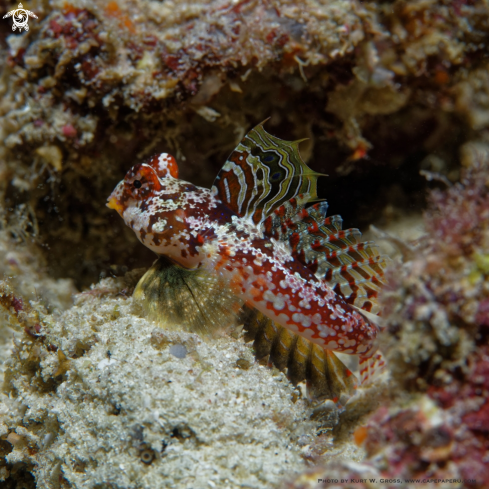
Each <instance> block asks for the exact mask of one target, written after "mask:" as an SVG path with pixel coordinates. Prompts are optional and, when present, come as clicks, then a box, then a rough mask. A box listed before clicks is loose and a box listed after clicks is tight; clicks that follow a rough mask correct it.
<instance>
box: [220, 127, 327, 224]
mask: <svg viewBox="0 0 489 489" xmlns="http://www.w3.org/2000/svg"><path fill="white" fill-rule="evenodd" d="M299 143H300V141H284V140H282V139H279V138H276V137H274V136H272V135H270V134H268V133H267V132H266V131H265V129H264V128H263V125H262V124H259V125H258V126H256V127H255V128H254V129H252V130H251V131H250V132H249V133H248V134H247V135H246V136H245V137H244V138H243V140H242V141H241V142H240V143H239V144H238V146H237V147H236V149H235V150H234V151H233V152H232V153H231V155H230V156H229V158H228V159H227V160H226V163H225V164H224V166H223V167H222V168H221V171H220V172H219V173H218V175H217V177H216V179H215V180H214V184H213V186H212V191H213V192H214V194H215V195H217V196H218V197H219V199H221V201H222V202H224V203H225V204H226V205H227V206H228V207H229V208H230V209H231V210H232V211H234V212H235V213H236V215H238V216H240V217H247V218H249V219H251V220H252V221H253V222H254V223H255V224H258V223H260V222H262V221H263V220H264V219H265V218H266V217H267V216H269V215H270V214H271V213H272V212H273V210H274V209H276V208H277V207H280V206H281V205H282V204H284V203H285V202H287V201H289V200H290V199H292V198H294V197H296V196H297V195H298V194H303V195H305V196H307V201H308V202H310V201H314V200H317V189H316V184H317V179H318V177H319V176H320V175H321V174H319V173H316V172H314V171H313V170H311V169H310V168H309V167H308V166H307V165H306V164H305V163H304V162H303V161H302V158H301V156H300V153H299Z"/></svg>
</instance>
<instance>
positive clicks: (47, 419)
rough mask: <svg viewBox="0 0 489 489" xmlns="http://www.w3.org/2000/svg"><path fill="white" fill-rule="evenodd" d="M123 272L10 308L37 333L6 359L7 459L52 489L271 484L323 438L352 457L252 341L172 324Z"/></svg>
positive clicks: (329, 448)
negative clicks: (70, 302)
mask: <svg viewBox="0 0 489 489" xmlns="http://www.w3.org/2000/svg"><path fill="white" fill-rule="evenodd" d="M121 282H122V281H116V280H114V279H105V280H104V281H103V282H102V283H101V284H99V286H98V287H96V288H93V289H91V290H90V291H87V292H85V293H83V294H80V295H79V296H78V299H77V303H76V305H75V306H73V307H72V308H70V309H69V310H68V311H67V312H65V313H63V314H61V315H57V316H52V315H49V314H45V312H44V313H43V308H42V306H40V305H39V304H34V303H33V306H34V307H32V308H31V307H30V306H28V305H27V304H24V306H23V309H22V310H19V311H18V312H17V311H15V310H13V309H11V322H12V324H14V323H17V322H20V323H21V324H23V325H24V328H25V331H26V333H27V331H29V334H25V335H24V336H22V337H20V338H18V339H17V341H16V342H15V346H14V353H13V354H12V356H11V358H10V359H9V360H7V362H6V374H5V385H4V392H5V394H7V395H8V396H9V397H8V398H6V397H5V396H4V398H3V401H4V402H3V403H2V404H0V413H1V414H3V416H2V418H1V421H2V424H0V429H1V432H2V434H3V435H7V433H8V437H7V440H8V442H9V443H10V444H11V445H12V446H13V450H12V451H11V452H10V453H9V454H8V455H7V459H6V461H7V462H8V463H9V467H10V470H12V467H17V468H19V467H24V468H26V467H27V468H28V470H30V471H31V472H32V473H33V474H34V476H35V479H36V483H37V487H43V488H56V487H73V488H82V487H83V488H99V487H124V488H128V489H129V488H136V487H137V488H152V489H156V488H160V487H161V488H163V487H192V488H195V487H209V486H212V487H213V486H214V485H215V486H216V487H243V486H245V487H270V486H271V485H275V484H277V483H278V482H279V481H280V480H281V479H282V478H283V477H284V476H285V475H287V474H289V473H291V472H292V473H293V472H297V471H302V470H303V469H304V467H305V464H306V460H308V459H309V458H311V456H312V454H311V452H313V451H314V450H316V451H318V454H317V456H319V455H320V454H322V455H323V456H324V453H325V452H326V457H333V456H338V455H339V456H340V457H341V456H342V455H341V452H342V451H344V450H345V447H343V449H338V447H334V446H333V445H332V443H331V437H330V436H329V437H328V436H325V435H323V436H322V443H323V445H322V446H321V447H319V448H318V447H317V446H316V447H313V448H309V447H310V445H311V443H312V440H314V438H315V434H316V429H317V426H316V425H317V421H316V422H314V421H311V420H310V418H311V414H312V411H311V408H310V406H309V404H308V403H307V402H306V401H304V400H302V399H301V398H300V394H298V392H297V391H296V390H294V388H293V387H292V385H291V384H290V383H289V382H288V381H287V379H286V378H285V376H284V375H283V374H281V373H278V372H275V373H274V372H273V371H272V370H271V369H268V368H266V367H263V366H259V365H258V364H255V363H254V358H253V353H252V351H251V350H250V348H249V347H248V346H246V345H245V344H244V343H243V342H242V341H238V340H236V339H235V338H231V337H229V336H227V335H224V336H222V337H221V338H217V339H209V340H208V341H207V342H206V341H204V340H202V339H201V338H199V337H198V336H197V335H195V334H189V333H178V332H169V331H164V330H162V329H161V328H159V327H157V326H156V325H155V324H154V323H151V322H148V321H147V320H145V319H143V318H141V317H140V315H139V310H138V308H137V307H136V306H135V305H134V304H133V301H132V299H131V298H127V297H124V295H123V292H122V291H123V290H124V288H123V287H124V283H123V282H122V287H121ZM3 292H4V294H3V297H4V298H5V297H6V295H5V290H4V291H3ZM32 318H36V319H37V320H38V322H36V323H35V325H36V327H35V328H34V329H33V330H32V331H30V330H29V329H28V326H25V325H27V324H29V322H34V321H32ZM243 366H244V368H243ZM316 445H317V443H316ZM346 450H347V453H348V456H349V457H353V458H355V459H356V458H359V457H361V456H362V450H360V449H357V450H356V453H355V450H354V448H353V447H346ZM2 470H3V471H4V472H3V474H2V475H3V477H4V480H5V479H6V476H8V475H9V474H8V471H7V472H5V471H6V469H5V468H4V469H2Z"/></svg>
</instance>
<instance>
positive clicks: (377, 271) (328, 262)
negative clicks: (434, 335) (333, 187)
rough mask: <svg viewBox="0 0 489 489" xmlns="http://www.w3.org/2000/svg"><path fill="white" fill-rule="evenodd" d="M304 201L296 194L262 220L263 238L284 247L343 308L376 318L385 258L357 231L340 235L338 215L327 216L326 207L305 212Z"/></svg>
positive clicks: (378, 310) (344, 232)
mask: <svg viewBox="0 0 489 489" xmlns="http://www.w3.org/2000/svg"><path fill="white" fill-rule="evenodd" d="M305 202H306V201H305V200H304V199H303V197H302V196H301V195H298V196H297V198H294V199H291V200H290V201H289V202H286V203H285V204H283V205H282V206H280V207H279V208H277V209H275V210H274V211H273V213H272V214H271V215H270V216H268V217H267V218H266V219H265V220H264V221H263V224H262V230H263V232H264V234H266V235H267V236H269V237H272V238H275V239H278V240H280V241H285V242H287V243H288V244H289V245H290V248H291V251H292V256H293V257H294V258H295V259H296V260H298V261H300V262H301V263H302V264H303V265H305V266H306V267H307V268H309V270H311V271H312V272H313V273H314V274H315V275H316V277H318V278H320V279H324V280H325V281H326V282H327V284H328V285H329V286H330V287H331V288H332V289H333V290H334V291H335V292H336V293H337V294H338V295H340V296H342V297H343V298H344V299H345V301H346V302H347V303H349V304H351V305H354V306H356V307H358V308H360V309H363V310H365V311H367V312H371V313H373V314H378V313H379V312H380V307H379V305H378V303H377V296H378V294H379V291H380V287H381V284H382V283H383V277H384V268H385V264H386V258H385V257H384V256H382V255H380V253H379V251H378V249H377V247H376V245H375V244H374V243H372V242H369V241H364V242H362V241H360V238H361V236H362V235H361V233H360V231H359V230H358V229H346V230H342V229H341V225H342V219H341V217H340V216H330V217H326V211H327V209H328V206H327V204H326V202H319V203H316V204H314V205H312V206H311V207H309V208H305Z"/></svg>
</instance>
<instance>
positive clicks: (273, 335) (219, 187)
mask: <svg viewBox="0 0 489 489" xmlns="http://www.w3.org/2000/svg"><path fill="white" fill-rule="evenodd" d="M317 177H318V174H316V173H314V172H313V171H312V170H310V169H309V168H308V167H307V166H306V165H305V163H304V162H303V161H302V159H301V157H300V154H299V151H298V142H287V141H282V140H280V139H278V138H275V137H273V136H271V135H269V134H268V133H267V132H266V131H265V130H264V129H263V127H262V125H259V126H257V127H256V128H255V129H253V130H252V131H250V132H249V133H248V134H247V135H246V136H245V137H244V139H243V140H242V141H241V143H240V144H239V145H238V146H237V148H236V149H235V150H234V151H233V152H232V153H231V155H230V156H229V158H228V160H227V161H226V163H225V165H224V167H223V168H222V170H221V171H220V172H219V174H218V176H217V177H216V180H215V182H214V185H213V187H212V189H211V190H207V189H203V188H200V187H197V186H195V185H192V184H190V183H187V182H185V181H182V180H179V179H178V168H177V165H176V161H175V159H174V158H173V157H172V156H170V155H168V154H167V153H162V154H160V155H159V156H154V157H152V158H151V159H150V160H149V161H148V162H147V163H139V164H137V165H135V166H134V167H133V168H132V169H131V170H129V172H128V173H127V175H126V177H125V179H124V180H123V181H121V182H120V183H119V184H118V185H117V187H116V188H115V190H114V191H113V193H112V194H111V196H110V197H109V203H108V206H109V207H110V208H112V209H115V210H117V212H118V213H119V214H120V215H121V216H122V217H123V219H124V221H125V222H126V224H127V225H128V226H129V227H131V228H132V229H133V230H134V231H135V233H136V235H137V236H138V238H139V239H140V241H141V242H142V243H143V244H145V245H146V246H147V247H148V248H150V249H151V250H153V251H155V252H156V253H157V254H158V255H160V256H163V257H165V259H164V260H165V261H164V263H163V264H162V262H161V261H157V262H156V264H155V265H154V266H153V268H152V269H151V270H150V271H149V272H148V274H147V275H146V276H145V277H143V279H142V281H141V283H140V285H139V286H138V287H137V289H136V297H139V298H143V300H145V302H146V304H147V308H149V309H150V310H151V311H152V312H155V311H159V312H160V313H161V314H162V315H163V321H166V319H165V318H164V316H165V309H167V308H168V309H169V310H170V311H172V312H173V311H174V310H176V309H177V310H178V309H179V310H188V309H192V308H193V309H195V310H196V311H195V313H191V316H194V315H195V316H197V317H201V319H200V321H199V324H198V329H200V330H202V329H212V328H213V327H214V325H215V324H216V322H215V320H213V316H215V315H216V314H217V315H218V316H219V315H221V316H223V315H224V314H223V313H222V312H221V311H226V312H227V313H228V314H229V313H232V311H238V310H239V308H240V307H241V305H242V304H243V303H245V304H246V305H247V306H248V307H251V308H252V309H256V310H257V311H259V314H261V315H262V317H263V318H265V321H266V318H268V319H269V320H270V322H273V323H276V326H275V325H273V324H270V325H269V333H268V336H267V334H266V333H265V334H263V333H261V334H260V333H259V330H260V329H263V328H260V327H257V328H256V327H253V328H252V329H255V330H257V332H256V334H258V335H259V337H261V338H267V339H266V341H265V342H268V343H269V344H270V349H269V353H270V352H272V351H273V355H272V362H273V363H275V364H276V365H277V366H279V367H281V369H284V368H285V367H289V370H290V371H291V376H292V377H293V378H294V379H295V380H296V383H297V381H301V380H303V379H304V378H308V379H314V378H315V376H316V377H317V376H318V375H319V377H320V378H321V379H322V380H325V379H329V381H326V382H325V383H326V384H329V385H328V387H326V386H323V387H322V388H319V393H321V394H323V395H326V396H328V397H331V398H332V399H333V400H334V401H338V398H339V395H340V394H341V390H344V391H346V392H347V393H349V394H350V393H351V392H352V390H353V388H354V387H355V383H354V380H353V374H352V372H351V371H350V370H349V369H347V368H346V367H345V366H344V365H343V364H342V363H341V362H340V361H339V360H338V359H337V358H336V357H335V355H334V353H333V351H337V352H342V353H346V354H355V355H358V356H359V360H360V377H361V381H362V383H366V382H368V381H371V380H372V377H373V376H374V375H375V373H376V371H378V370H381V368H382V367H383V365H384V363H385V362H384V360H383V358H382V355H381V353H380V352H379V351H378V350H377V345H376V342H375V340H376V337H377V334H378V332H379V327H378V325H377V324H376V322H375V320H373V319H372V318H375V317H376V316H375V315H374V314H373V313H378V312H379V311H380V309H379V306H378V305H377V303H376V297H377V296H378V292H379V290H380V285H381V283H382V277H383V274H384V271H383V266H384V263H385V259H384V257H382V256H380V255H379V252H378V250H377V249H376V247H375V246H374V245H373V244H372V243H369V242H359V237H360V233H359V231H358V230H355V229H349V230H345V231H343V230H341V218H340V217H339V216H332V217H326V210H327V205H326V204H325V203H324V202H319V203H316V204H313V205H312V206H311V207H308V208H306V207H305V204H306V203H308V202H311V201H317V200H318V199H317V193H316V181H317ZM166 259H169V260H171V261H172V262H173V263H174V264H175V265H174V266H173V267H171V266H165V263H166ZM160 260H161V259H160ZM179 268H180V269H182V268H183V269H184V270H185V271H183V270H182V271H181V272H177V270H178V269H179ZM192 270H194V271H192ZM178 273H180V274H181V278H180V279H181V280H182V284H183V283H185V284H186V285H187V288H188V293H187V295H188V294H190V295H191V296H192V299H193V300H192V302H191V305H190V306H189V305H188V302H187V303H185V302H180V304H178V302H177V304H176V303H175V297H170V295H171V294H173V292H172V291H171V289H169V288H168V286H166V287H165V284H167V285H171V284H170V280H169V277H170V276H171V275H172V274H173V275H177V274H178ZM184 274H186V275H187V281H185V280H184V279H183V275H184ZM191 274H197V275H196V277H195V279H194V283H196V284H197V283H199V282H202V281H206V282H207V283H208V284H209V283H212V281H213V280H214V282H215V283H212V290H211V289H209V290H208V291H200V290H198V288H199V286H194V287H189V286H188V282H189V281H190V279H191V277H190V275H191ZM160 275H164V276H165V279H164V280H161V279H160V278H159V276H160ZM211 277H215V279H212V278H211ZM162 285H163V286H162ZM192 289H193V290H192ZM216 289H217V290H221V289H224V290H230V291H231V292H232V294H234V296H235V299H234V303H233V296H232V295H231V294H230V293H227V292H219V293H218V294H217V295H215V296H214V297H213V298H212V299H207V300H203V299H201V298H200V295H201V294H202V293H204V294H205V295H210V296H211V297H212V296H213V295H214V294H213V291H214V290H216ZM184 300H185V299H184ZM160 301H163V304H162V305H155V302H156V303H158V302H160ZM204 301H205V302H206V304H203V302H204ZM167 304H168V305H167ZM203 305H204V306H205V307H204V309H202V306H203ZM153 315H154V314H153ZM182 317H183V316H182ZM244 317H246V318H247V319H248V321H247V326H248V327H249V326H250V325H251V324H252V323H253V322H254V321H256V319H255V318H253V317H252V315H250V314H245V316H244ZM258 321H259V322H260V319H258ZM204 323H205V326H203V324H204ZM217 324H219V323H217ZM264 326H265V325H264ZM265 328H266V326H265ZM270 328H272V329H270ZM289 331H290V333H289ZM256 334H254V335H252V336H253V337H254V339H255V340H257V338H256ZM299 337H300V338H301V340H300V341H299ZM303 339H305V342H304V340H303ZM258 342H259V341H257V343H258ZM309 343H314V344H315V345H317V346H319V347H320V348H317V347H313V346H312V345H309ZM280 349H282V352H280V351H279V350H280ZM260 353H261V356H264V355H263V352H260ZM306 369H308V370H309V373H308V374H306V372H305V371H306ZM316 371H318V374H317V375H315V373H316ZM313 383H315V384H317V385H319V384H320V382H318V381H313ZM334 384H335V386H334V387H332V386H333V385H334Z"/></svg>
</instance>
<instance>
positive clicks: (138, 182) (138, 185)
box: [133, 180, 142, 188]
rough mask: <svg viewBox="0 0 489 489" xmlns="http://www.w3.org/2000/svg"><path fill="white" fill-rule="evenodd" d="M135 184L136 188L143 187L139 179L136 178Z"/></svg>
mask: <svg viewBox="0 0 489 489" xmlns="http://www.w3.org/2000/svg"><path fill="white" fill-rule="evenodd" d="M133 185H134V187H135V188H141V186H142V183H141V182H140V181H139V180H134V182H133Z"/></svg>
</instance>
